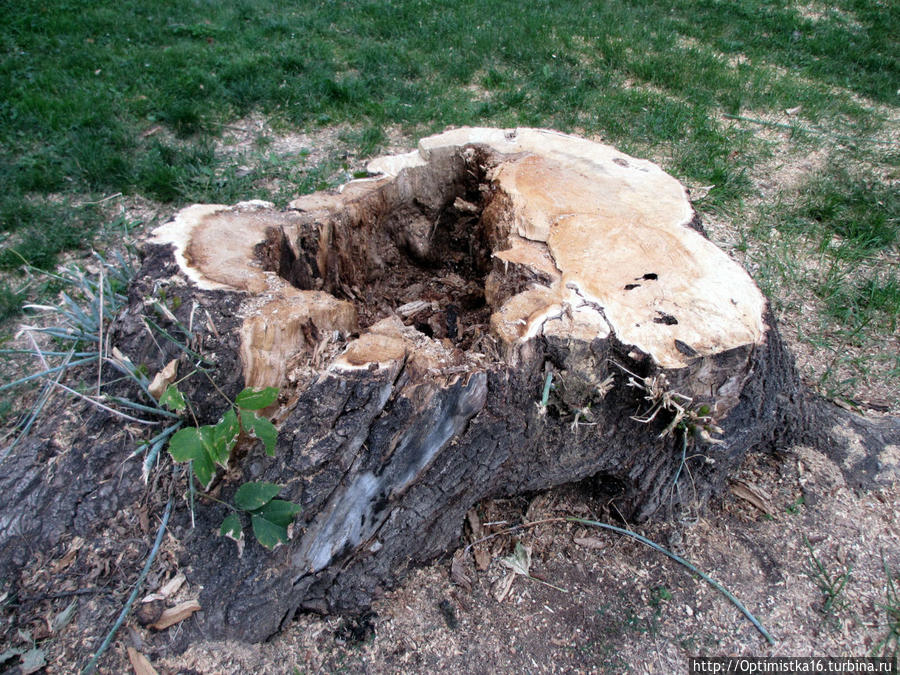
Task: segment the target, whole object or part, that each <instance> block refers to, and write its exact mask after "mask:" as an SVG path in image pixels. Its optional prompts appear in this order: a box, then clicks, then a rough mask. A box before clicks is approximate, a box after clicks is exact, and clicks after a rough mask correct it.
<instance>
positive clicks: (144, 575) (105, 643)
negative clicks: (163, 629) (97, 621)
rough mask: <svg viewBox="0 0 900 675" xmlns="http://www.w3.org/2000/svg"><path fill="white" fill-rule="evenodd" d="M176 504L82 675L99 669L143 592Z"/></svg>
mask: <svg viewBox="0 0 900 675" xmlns="http://www.w3.org/2000/svg"><path fill="white" fill-rule="evenodd" d="M174 502H175V499H174V498H172V497H169V502H168V503H167V504H166V510H165V513H163V519H162V523H161V524H160V526H159V531H158V532H157V533H156V541H155V542H154V543H153V548H152V549H151V550H150V555H149V556H148V557H147V562H146V563H144V569H143V570H141V575H140V576H139V577H138V580H137V583H136V584H135V585H134V590H132V591H131V595H130V596H129V598H128V602H126V603H125V606H124V607H123V608H122V611H121V612H120V613H119V618H118V619H116V622H115V624H113V627H112V629H111V630H110V631H109V633H107V634H106V638H105V639H104V640H103V644H101V645H100V649H98V650H97V653H96V654H94V658H92V659H91V660H90V661H89V662H88V664H87V665H86V666H85V667H84V669H83V670H82V671H81V675H90V673H93V672H94V670H95V669H96V668H97V662H98V661H99V660H100V657H101V656H103V652H105V651H106V648H107V647H109V643H110V642H112V639H113V637H114V636H115V634H116V631H117V630H119V627H120V626H121V625H122V622H123V621H125V617H126V616H128V612H129V611H131V606H132V605H133V604H134V601H135V599H136V598H137V595H138V593H139V592H140V590H141V586H143V585H144V579H146V578H147V574H148V573H149V572H150V566H151V565H152V564H153V561H154V560H155V559H156V554H157V553H159V547H160V546H161V545H162V540H163V535H164V534H165V532H166V525H168V524H169V516H170V515H172V505H173V504H174Z"/></svg>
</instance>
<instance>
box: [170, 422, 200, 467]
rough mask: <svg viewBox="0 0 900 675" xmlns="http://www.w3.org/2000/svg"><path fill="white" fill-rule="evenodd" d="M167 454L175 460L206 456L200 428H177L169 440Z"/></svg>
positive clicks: (185, 460)
mask: <svg viewBox="0 0 900 675" xmlns="http://www.w3.org/2000/svg"><path fill="white" fill-rule="evenodd" d="M169 454H170V455H172V459H174V460H175V461H176V462H189V461H191V460H192V459H200V458H203V457H205V456H206V450H204V448H203V441H202V439H201V438H200V430H199V429H198V428H197V427H188V428H187V429H179V430H178V431H176V432H175V433H174V434H173V435H172V438H171V440H169Z"/></svg>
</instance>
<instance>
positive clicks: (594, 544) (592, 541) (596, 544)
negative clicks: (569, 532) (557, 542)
mask: <svg viewBox="0 0 900 675" xmlns="http://www.w3.org/2000/svg"><path fill="white" fill-rule="evenodd" d="M573 541H574V542H575V543H576V544H578V545H579V546H583V547H584V548H591V549H595V550H599V549H602V548H606V542H604V541H603V540H602V539H600V538H598V537H575V539H573Z"/></svg>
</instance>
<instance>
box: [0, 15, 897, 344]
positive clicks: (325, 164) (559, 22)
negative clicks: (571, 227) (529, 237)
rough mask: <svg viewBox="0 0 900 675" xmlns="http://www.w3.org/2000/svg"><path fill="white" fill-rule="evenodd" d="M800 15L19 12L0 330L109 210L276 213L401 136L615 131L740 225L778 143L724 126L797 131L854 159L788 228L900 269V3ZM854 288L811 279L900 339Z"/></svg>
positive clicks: (880, 285)
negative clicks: (288, 146) (230, 144)
mask: <svg viewBox="0 0 900 675" xmlns="http://www.w3.org/2000/svg"><path fill="white" fill-rule="evenodd" d="M804 7H810V8H812V10H813V11H810V10H809V9H801V6H800V5H798V4H797V3H793V2H787V1H784V0H782V1H776V2H762V1H761V0H738V1H736V2H729V3H724V2H721V1H720V0H699V1H698V0H691V1H690V2H688V0H676V1H675V2H662V0H656V1H651V2H645V3H614V2H588V1H587V0H577V1H574V2H567V3H551V2H549V1H544V2H536V3H524V4H523V3H519V2H511V1H510V0H501V1H498V2H495V3H492V4H491V5H490V6H487V5H485V4H484V3H478V2H474V1H472V0H468V1H463V2H457V3H451V4H447V3H440V2H436V1H434V0H422V1H419V2H395V3H385V2H366V1H364V0H348V1H347V2H342V3H333V2H306V3H284V2H279V1H276V0H236V1H235V2H230V3H222V2H212V1H211V0H193V1H191V2H182V1H175V0H157V1H155V2H148V1H147V0H120V1H119V2H115V3H113V2H97V3H87V4H85V3H75V2H71V1H70V0H47V1H44V2H37V1H36V0H22V1H21V2H18V3H16V4H15V11H10V12H7V13H6V16H5V17H4V21H3V22H2V25H0V46H2V50H3V57H2V59H0V89H2V91H3V92H4V95H3V97H2V100H0V247H2V250H0V271H5V272H6V274H7V277H6V279H7V280H6V281H5V282H2V283H0V315H4V316H9V315H11V314H14V313H15V311H16V309H15V308H16V306H17V304H18V299H19V297H20V296H21V295H22V293H21V292H20V289H21V285H22V284H21V283H20V282H19V280H17V279H16V278H15V276H14V274H15V271H16V270H17V269H18V268H19V266H20V265H21V263H22V261H23V260H25V261H27V262H28V263H29V264H31V265H33V266H35V267H40V268H46V269H49V268H52V267H53V266H54V265H55V263H56V261H57V259H58V257H59V255H60V254H61V253H64V252H67V251H72V250H78V249H80V248H82V247H84V246H86V245H87V244H89V243H90V242H91V240H92V238H93V237H94V236H96V235H97V234H98V233H102V232H104V230H105V228H104V223H105V221H106V220H107V219H108V218H109V217H110V211H109V209H107V208H104V207H103V206H102V205H101V206H97V205H92V204H91V202H99V201H100V200H101V199H103V198H105V197H108V196H110V195H113V194H116V193H123V194H124V195H125V196H126V197H127V196H130V195H140V196H142V197H146V198H148V199H151V200H154V201H156V202H161V203H163V204H170V205H171V208H174V207H175V206H177V205H180V204H184V203H188V202H194V201H206V202H218V203H229V202H234V201H237V200H240V199H248V198H267V199H272V200H274V201H275V202H276V203H279V204H283V203H284V202H286V201H287V200H288V199H289V198H290V197H291V196H292V195H294V194H296V193H300V192H308V191H312V190H315V189H321V188H323V187H326V186H329V185H332V184H334V183H335V182H337V181H340V180H342V179H343V178H345V177H346V176H349V175H351V174H352V170H353V168H354V167H352V166H351V164H353V162H354V161H356V160H358V159H359V158H360V157H365V156H368V155H372V154H375V153H377V152H379V151H380V150H381V149H382V148H383V147H384V146H385V145H386V143H387V138H388V133H389V132H390V133H392V134H394V133H397V132H399V133H401V134H403V135H405V136H406V137H407V138H409V139H410V140H412V139H413V138H415V137H418V136H421V135H424V134H427V133H431V132H435V131H438V130H442V129H444V128H445V127H447V126H450V125H464V124H477V125H496V126H511V125H529V126H542V127H553V128H557V129H560V130H563V131H574V132H579V133H584V134H586V135H598V136H602V137H603V138H604V139H605V140H607V141H609V142H611V143H613V144H615V145H617V146H619V147H620V148H621V149H622V150H623V151H625V152H630V153H632V154H636V155H640V156H650V157H652V158H654V159H656V160H657V161H659V162H660V163H661V164H662V165H663V167H664V168H665V169H667V170H668V171H670V172H671V173H673V174H674V175H676V176H677V177H678V178H679V179H681V180H682V181H683V182H685V183H686V184H688V185H690V186H695V187H698V186H704V187H708V186H713V187H712V188H711V189H709V190H708V193H707V194H706V196H705V197H704V198H703V199H702V200H700V201H699V202H698V206H699V208H700V209H701V210H702V211H706V212H714V213H717V214H724V215H725V216H727V217H728V218H730V219H734V220H735V221H738V222H739V221H741V220H742V219H743V218H744V217H745V215H746V213H745V209H746V205H747V203H749V202H752V201H753V199H754V198H755V190H756V187H755V185H754V180H753V174H754V170H755V169H756V168H757V167H759V166H761V165H762V164H763V163H764V162H765V161H767V159H769V158H770V157H771V155H772V153H773V152H774V151H775V148H773V142H772V141H771V140H770V139H766V138H765V137H763V135H761V133H760V127H759V126H756V125H754V124H749V123H745V122H737V123H735V122H734V121H731V120H728V119H726V118H725V117H724V116H725V115H737V116H746V117H749V118H758V117H760V116H768V117H769V118H778V119H782V120H784V121H785V122H788V123H790V124H791V125H796V127H797V128H798V131H797V132H796V133H795V134H794V136H793V137H792V139H791V142H792V143H796V144H806V145H807V146H808V147H810V148H813V149H815V148H829V149H830V151H832V152H833V153H834V155H835V157H838V156H840V158H841V159H840V161H834V162H832V163H830V164H829V166H828V167H827V168H826V169H825V170H824V171H823V172H822V173H821V174H820V175H817V176H816V177H814V179H813V180H811V181H810V182H809V183H808V185H807V186H806V187H805V188H804V190H803V191H802V192H801V193H799V194H793V193H792V194H788V195H786V196H785V205H784V206H783V208H781V210H775V211H773V215H772V217H773V218H774V219H775V220H777V221H778V223H779V225H778V227H779V228H780V229H782V230H783V231H784V232H785V233H787V234H790V236H792V237H796V238H798V239H802V240H803V241H810V242H814V245H813V247H814V248H815V250H817V251H819V252H821V251H823V250H827V251H828V255H829V256H831V258H833V259H837V260H839V261H849V260H851V259H853V260H856V261H859V260H869V259H871V258H872V257H873V256H877V255H879V254H882V253H884V252H888V253H889V252H890V251H894V250H896V246H897V234H896V233H897V198H896V193H897V191H896V189H893V188H892V187H891V186H889V185H884V184H883V183H882V177H883V175H884V174H885V173H887V174H888V175H892V176H893V178H894V179H896V178H897V176H898V172H897V166H898V156H897V153H896V150H894V149H893V148H892V146H890V145H886V144H881V143H873V142H870V140H871V139H872V138H881V137H882V135H883V134H884V133H885V130H886V129H889V128H890V124H891V123H890V121H889V120H887V117H886V116H887V113H885V110H888V109H894V108H895V107H896V105H897V101H898V94H897V86H898V84H897V83H898V82H900V49H898V47H900V44H898V37H897V35H898V34H897V31H896V30H895V29H894V27H896V26H897V25H900V7H898V6H897V4H896V3H885V2H879V1H878V0H839V1H838V2H836V3H827V4H826V3H822V4H821V6H820V5H816V4H814V3H813V4H809V3H807V4H806V5H804ZM798 106H799V107H800V109H801V112H800V113H799V115H797V116H795V117H793V118H790V119H786V118H785V117H784V115H783V111H784V110H785V109H788V108H796V107H798ZM878 106H880V107H878ZM250 114H253V115H257V116H260V117H262V118H264V119H266V120H268V121H269V122H270V124H271V125H272V126H273V128H275V129H276V130H280V131H292V130H303V131H309V132H314V131H315V130H316V129H318V128H322V127H329V128H338V129H339V134H338V138H337V141H336V142H335V146H336V147H334V148H333V149H332V150H333V152H331V153H330V154H328V156H326V157H324V158H323V159H321V160H318V159H317V161H316V162H315V163H313V162H310V161H308V160H307V158H306V156H305V155H303V154H301V155H299V156H298V155H294V156H289V157H288V156H284V155H278V154H277V153H275V152H273V151H272V150H271V148H269V147H268V146H267V139H265V138H259V139H257V142H256V143H255V144H254V145H253V147H252V148H249V149H247V150H245V151H243V152H242V153H234V152H223V150H222V140H223V137H227V135H228V131H229V127H230V125H233V124H235V122H236V120H241V119H242V118H244V117H246V116H248V115H250ZM801 128H802V129H804V130H805V131H803V132H801V131H799V129H801ZM836 139H840V147H833V146H834V143H835V142H836ZM309 150H312V149H309ZM317 157H318V155H317ZM845 161H849V162H850V163H854V162H856V163H859V162H863V163H865V164H866V166H867V167H873V166H874V167H875V168H876V169H879V172H878V173H879V175H871V176H870V175H866V173H865V171H863V170H860V169H858V168H853V167H849V166H844V164H842V163H841V162H845ZM242 166H247V167H249V170H245V169H241V168H240V167H242ZM891 172H893V173H892V174H891ZM746 230H747V228H745V231H744V232H742V233H741V236H742V237H747V236H751V234H750V233H749V232H747V231H746ZM763 243H764V244H765V242H763ZM816 247H818V248H816ZM836 247H842V248H841V251H840V252H839V253H834V252H833V251H834V250H836ZM747 248H748V250H750V251H751V253H752V249H753V247H752V246H748V247H747ZM853 256H855V257H853ZM791 264H792V262H791V260H790V258H789V259H788V260H787V261H786V263H785V265H786V266H787V267H790V266H791ZM838 271H839V272H840V274H839V275H838V276H837V277H834V275H832V277H833V278H831V279H829V278H826V276H822V277H821V278H819V279H815V280H813V284H814V285H815V286H816V289H817V293H819V294H820V295H821V296H822V298H824V300H823V302H824V303H825V304H826V306H827V308H826V309H824V310H823V312H824V315H825V316H828V317H831V318H832V319H833V320H835V321H842V320H843V318H842V313H844V312H846V311H850V312H851V313H853V314H854V316H857V315H858V316H861V317H862V320H863V321H865V320H866V317H868V316H872V315H873V313H874V314H877V315H878V317H881V318H879V319H878V320H877V321H875V324H877V325H879V326H883V325H889V324H890V322H891V321H894V322H895V321H896V317H897V293H896V291H897V280H896V273H895V272H888V273H885V272H883V271H879V270H874V271H871V270H870V271H868V272H867V276H864V277H860V278H857V275H855V274H849V275H848V274H844V273H843V272H844V267H841V269H840V270H838ZM765 274H770V275H771V284H772V286H773V287H775V286H777V284H778V283H780V282H783V281H784V277H783V276H781V277H780V276H779V274H780V273H778V274H776V273H775V271H773V270H766V271H765ZM9 275H13V276H9ZM835 278H840V279H842V281H841V283H839V284H837V286H836V287H834V284H833V283H832V282H833V281H834V279H835ZM764 283H765V281H764ZM829 284H831V286H829ZM828 298H831V299H830V300H829V299H828ZM848 307H849V308H850V309H847V308H848ZM885 317H887V318H885ZM891 317H893V318H891ZM885 321H886V322H887V323H885Z"/></svg>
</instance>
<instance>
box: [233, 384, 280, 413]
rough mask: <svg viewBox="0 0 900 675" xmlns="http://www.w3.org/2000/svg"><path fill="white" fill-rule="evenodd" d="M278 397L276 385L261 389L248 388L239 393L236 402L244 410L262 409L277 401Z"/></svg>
mask: <svg viewBox="0 0 900 675" xmlns="http://www.w3.org/2000/svg"><path fill="white" fill-rule="evenodd" d="M277 399H278V389H277V388H276V387H266V388H265V389H260V390H259V391H254V390H253V389H250V388H247V389H244V391H242V392H241V393H240V394H238V395H237V398H236V399H235V400H234V402H235V404H236V405H237V407H238V408H241V409H242V410H262V409H263V408H268V407H269V406H270V405H272V404H273V403H275V401H276V400H277Z"/></svg>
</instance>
